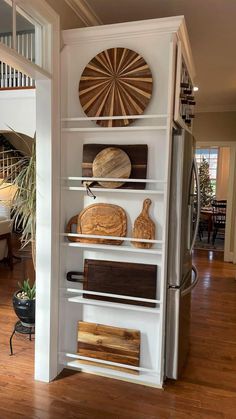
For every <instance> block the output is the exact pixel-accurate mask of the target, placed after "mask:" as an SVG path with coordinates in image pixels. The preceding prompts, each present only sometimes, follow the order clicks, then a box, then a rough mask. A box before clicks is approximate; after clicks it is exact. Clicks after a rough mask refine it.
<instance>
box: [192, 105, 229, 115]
mask: <svg viewBox="0 0 236 419" xmlns="http://www.w3.org/2000/svg"><path fill="white" fill-rule="evenodd" d="M211 112H212V113H214V112H215V113H217V112H236V105H207V106H201V105H199V106H197V107H196V112H195V113H196V114H198V113H211Z"/></svg>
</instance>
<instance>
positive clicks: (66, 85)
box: [58, 17, 187, 387]
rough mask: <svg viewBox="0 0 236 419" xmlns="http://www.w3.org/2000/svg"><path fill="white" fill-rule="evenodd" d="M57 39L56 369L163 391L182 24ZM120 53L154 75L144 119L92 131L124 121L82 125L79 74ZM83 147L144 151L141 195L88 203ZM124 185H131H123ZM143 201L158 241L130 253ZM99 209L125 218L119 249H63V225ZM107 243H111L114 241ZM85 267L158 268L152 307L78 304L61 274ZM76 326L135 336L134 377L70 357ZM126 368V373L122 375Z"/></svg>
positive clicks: (119, 27)
mask: <svg viewBox="0 0 236 419" xmlns="http://www.w3.org/2000/svg"><path fill="white" fill-rule="evenodd" d="M63 39H64V43H65V46H64V49H63V51H62V120H61V125H62V128H61V130H62V140H61V157H62V159H61V232H60V236H61V258H60V260H61V261H60V272H61V277H60V320H59V325H60V327H59V329H60V330H59V333H60V339H59V348H58V357H59V362H60V364H61V365H62V367H69V368H73V369H77V370H83V371H86V372H91V373H94V374H100V375H103V376H107V377H113V378H116V379H122V380H126V381H132V382H135V383H139V384H146V385H150V386H154V387H161V386H162V383H163V377H164V340H165V290H166V271H167V244H168V243H167V237H168V207H169V176H170V159H171V138H172V134H171V133H172V112H173V97H174V80H175V65H176V61H175V60H176V49H177V43H178V42H180V40H181V39H182V41H183V42H185V43H186V42H187V41H186V39H185V25H184V21H183V18H182V17H177V18H170V19H155V20H149V21H142V22H132V23H124V24H116V25H107V26H101V27H93V28H84V29H78V30H69V31H64V32H63ZM186 45H187V43H186ZM118 46H122V47H127V48H130V49H133V50H135V51H137V52H139V53H140V54H141V55H142V56H143V57H144V59H145V60H146V62H147V63H148V65H149V67H150V69H151V71H152V74H153V93H152V98H151V101H150V104H149V105H148V107H147V109H146V111H145V113H144V115H131V116H129V117H127V118H130V119H132V120H135V121H134V122H133V123H132V124H131V125H129V126H126V127H114V128H113V127H109V128H102V127H100V126H97V125H96V123H95V120H98V119H100V120H102V119H123V118H124V117H123V116H117V117H113V118H111V117H103V118H101V117H100V118H97V117H95V118H94V117H93V118H87V117H85V116H84V113H83V111H82V108H81V105H80V102H79V97H78V84H79V80H80V76H81V74H82V71H83V69H84V67H85V66H86V64H87V63H88V62H89V61H90V60H91V59H92V58H93V57H94V56H95V55H96V54H98V53H99V52H101V51H102V50H104V49H108V48H112V47H118ZM85 143H98V144H114V145H119V144H147V146H148V170H147V179H141V180H140V179H138V182H144V183H145V184H146V186H145V189H142V190H141V189H140V190H137V189H111V188H108V189H106V188H102V187H98V188H93V187H91V190H92V191H93V193H94V194H95V195H96V200H93V199H91V197H89V196H87V193H86V188H85V187H84V186H83V185H82V182H83V181H91V178H85V177H83V176H82V168H81V166H82V151H83V144H85ZM92 180H95V179H94V178H92ZM96 180H99V179H96ZM100 180H103V181H116V180H117V179H100ZM119 180H120V179H119ZM126 181H127V182H135V181H137V180H135V179H129V180H127V179H126ZM146 198H150V199H151V200H152V205H151V217H152V219H153V220H154V221H155V224H156V237H155V240H153V241H148V240H147V241H148V242H151V243H152V247H151V248H150V249H141V248H136V247H134V246H133V245H132V241H134V239H132V226H133V224H134V220H135V219H136V218H137V216H138V215H139V213H140V212H141V209H142V203H143V200H144V199H146ZM99 202H105V203H112V204H116V205H120V206H121V207H122V208H124V210H125V211H126V213H127V217H128V232H127V237H126V238H124V241H123V244H121V245H119V246H117V245H106V244H92V243H81V242H70V241H68V234H66V233H65V226H66V223H67V222H68V220H69V219H70V218H71V217H72V216H74V215H75V214H78V213H79V212H80V211H81V210H82V209H83V208H85V207H87V206H88V205H90V204H92V203H99ZM70 236H71V237H84V235H82V234H80V235H78V234H70ZM88 237H90V238H91V237H92V236H88ZM100 237H101V238H102V237H103V236H100ZM111 239H113V240H117V237H111ZM136 241H137V240H136ZM84 259H100V260H108V261H109V260H110V261H117V262H124V263H125V262H130V263H132V262H133V263H140V264H151V265H156V266H157V278H156V281H157V294H156V298H155V299H154V300H150V299H145V298H144V299H140V298H139V299H138V298H135V297H132V296H122V295H114V294H112V297H113V298H123V299H127V302H128V301H129V300H132V301H133V302H135V301H139V302H140V301H144V302H149V303H150V302H152V303H153V302H154V303H155V307H153V308H150V307H146V306H140V305H135V304H134V305H133V304H132V305H129V304H121V303H118V302H117V303H116V302H108V301H102V300H93V299H90V298H89V299H88V298H86V297H84V298H83V294H84V291H83V289H82V285H81V284H79V283H74V284H73V288H72V287H71V283H69V282H67V280H66V273H67V272H68V271H83V264H84ZM86 294H91V295H100V296H102V295H104V294H103V293H96V292H92V291H90V292H88V291H86ZM109 295H110V294H106V296H109ZM79 320H84V321H88V322H95V323H101V324H106V325H110V326H115V327H124V328H132V329H137V330H140V332H141V357H140V367H139V368H136V367H134V368H133V369H135V370H138V371H139V374H137V375H133V374H130V373H129V370H130V369H132V368H131V367H130V365H124V364H121V365H119V364H117V363H112V362H108V361H103V360H94V361H96V365H93V364H91V362H89V364H87V365H86V363H85V361H86V360H87V361H91V358H86V357H82V356H80V355H78V354H77V353H76V352H77V322H78V321H79ZM80 360H81V361H83V363H81V362H80ZM98 364H99V365H98ZM111 366H122V371H118V370H115V369H111V368H110V367H111ZM125 368H127V372H124V369H125ZM78 380H79V375H78Z"/></svg>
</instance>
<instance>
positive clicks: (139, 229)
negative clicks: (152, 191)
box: [132, 199, 155, 249]
mask: <svg viewBox="0 0 236 419" xmlns="http://www.w3.org/2000/svg"><path fill="white" fill-rule="evenodd" d="M151 203H152V201H151V199H145V200H144V201H143V209H142V211H141V213H140V215H139V216H138V217H137V218H136V220H135V222H134V228H133V238H134V239H148V240H155V224H154V222H153V221H152V220H151V218H150V216H149V207H150V205H151ZM132 244H133V245H134V246H135V247H139V248H142V249H150V248H151V247H152V243H145V242H132Z"/></svg>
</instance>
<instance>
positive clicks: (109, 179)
mask: <svg viewBox="0 0 236 419" xmlns="http://www.w3.org/2000/svg"><path fill="white" fill-rule="evenodd" d="M61 179H62V180H70V181H76V180H81V181H88V182H99V181H101V182H126V183H129V182H131V183H161V184H166V180H160V179H136V178H135V179H131V178H116V177H111V178H108V177H106V178H105V177H86V176H67V177H62V178H61ZM104 189H106V188H104Z"/></svg>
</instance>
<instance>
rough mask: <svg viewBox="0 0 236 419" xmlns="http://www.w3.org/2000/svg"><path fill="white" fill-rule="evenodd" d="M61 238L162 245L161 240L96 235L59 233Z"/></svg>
mask: <svg viewBox="0 0 236 419" xmlns="http://www.w3.org/2000/svg"><path fill="white" fill-rule="evenodd" d="M61 236H62V237H78V238H86V239H105V240H122V241H127V242H137V243H151V244H163V243H164V242H163V241H162V240H151V239H135V238H132V237H120V236H102V235H97V234H79V233H61Z"/></svg>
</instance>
